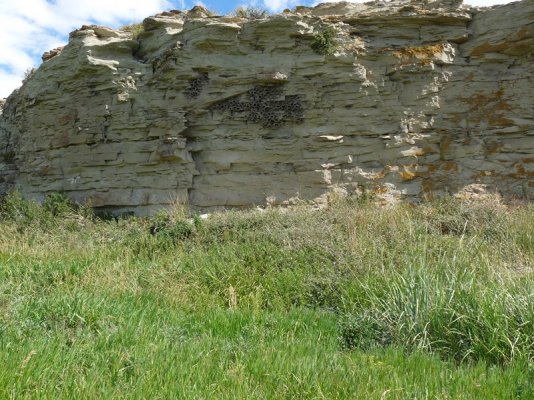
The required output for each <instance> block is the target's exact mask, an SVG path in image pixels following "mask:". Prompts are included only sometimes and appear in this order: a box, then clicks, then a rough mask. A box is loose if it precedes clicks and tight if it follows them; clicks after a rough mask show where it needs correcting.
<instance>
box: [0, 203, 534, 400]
mask: <svg viewBox="0 0 534 400" xmlns="http://www.w3.org/2000/svg"><path fill="white" fill-rule="evenodd" d="M533 227H534V207H533V206H532V205H530V206H517V207H510V206H508V207H505V206H502V205H500V204H498V203H497V202H482V203H477V204H472V203H466V202H460V201H457V200H453V199H445V200H442V201H436V202H433V203H429V204H425V205H422V206H418V207H414V206H409V205H399V206H393V207H380V206H376V205H373V204H371V203H367V202H354V201H350V200H340V201H336V202H334V203H333V204H331V205H330V206H329V207H328V208H327V209H324V210H314V209H312V208H310V207H307V206H304V205H303V206H297V207H294V208H292V209H290V210H284V209H269V210H265V211H242V212H227V213H219V214H214V215H212V216H211V217H210V218H208V219H207V220H202V219H201V218H199V217H198V216H194V215H193V216H190V215H189V213H188V212H187V211H186V210H184V209H181V208H179V207H176V208H175V209H173V210H171V211H170V212H169V213H162V214H160V215H157V216H155V217H154V218H151V219H138V218H130V219H118V220H108V221H103V220H99V219H97V218H95V217H93V216H92V215H91V213H90V211H89V210H86V209H78V210H72V209H71V208H70V207H69V205H68V203H66V202H65V200H64V198H62V197H61V196H58V195H55V196H50V197H49V198H47V199H46V201H45V203H44V205H43V206H38V205H36V204H34V203H31V202H26V201H24V200H22V199H21V198H20V196H18V195H17V194H12V195H10V196H8V197H7V198H6V199H4V201H3V203H2V205H1V206H0V232H1V234H0V365H2V368H0V398H17V399H19V398H50V399H58V398H59V399H60V398H65V399H70V398H95V399H96V398H99V399H100V398H124V399H132V398H134V399H135V398H161V399H164V398H187V399H212V398H217V399H219V398H221V399H226V398H227V399H236V398H269V399H279V398H302V399H336V398H339V399H345V398H346V399H354V398H365V399H414V398H417V399H530V398H532V397H533V396H534V364H533V361H534V339H533V338H534V322H533V321H534V283H533V282H534V281H533V279H532V278H533V275H534V274H533V272H534V229H533Z"/></svg>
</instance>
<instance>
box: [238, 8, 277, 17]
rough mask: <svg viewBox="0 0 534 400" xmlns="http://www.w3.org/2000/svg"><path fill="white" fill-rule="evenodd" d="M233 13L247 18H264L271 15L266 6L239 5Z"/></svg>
mask: <svg viewBox="0 0 534 400" xmlns="http://www.w3.org/2000/svg"><path fill="white" fill-rule="evenodd" d="M232 15H234V16H236V17H239V18H246V19H264V18H267V17H268V16H269V12H268V11H267V10H266V9H264V8H257V7H239V8H237V9H236V10H235V11H234V12H233V13H232Z"/></svg>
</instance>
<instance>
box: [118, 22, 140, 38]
mask: <svg viewBox="0 0 534 400" xmlns="http://www.w3.org/2000/svg"><path fill="white" fill-rule="evenodd" d="M119 30H120V31H125V32H131V33H132V38H133V39H134V40H137V39H139V36H140V35H141V34H142V33H143V32H144V31H145V27H144V26H143V23H142V22H138V23H133V24H129V25H124V26H121V27H120V28H119Z"/></svg>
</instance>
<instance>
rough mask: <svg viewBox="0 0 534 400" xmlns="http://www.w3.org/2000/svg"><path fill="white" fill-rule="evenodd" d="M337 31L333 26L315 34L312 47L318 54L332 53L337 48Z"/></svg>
mask: <svg viewBox="0 0 534 400" xmlns="http://www.w3.org/2000/svg"><path fill="white" fill-rule="evenodd" d="M337 47H338V43H337V41H336V31H335V30H334V28H332V27H328V28H325V29H323V30H322V31H321V32H319V33H317V34H315V35H314V36H313V42H312V44H311V48H312V49H313V51H315V52H316V53H317V54H322V55H330V54H334V53H335V52H336V50H337Z"/></svg>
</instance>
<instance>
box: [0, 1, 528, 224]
mask: <svg viewBox="0 0 534 400" xmlns="http://www.w3.org/2000/svg"><path fill="white" fill-rule="evenodd" d="M143 25H144V32H143V33H142V34H141V35H140V36H139V37H138V38H135V39H134V38H133V37H132V34H131V33H128V32H121V31H116V30H112V29H109V28H105V27H98V26H84V27H83V28H82V29H80V30H78V31H75V32H72V33H71V36H70V41H69V43H68V45H67V46H65V48H63V49H58V51H55V50H54V51H53V52H51V53H48V54H47V55H46V57H45V59H46V60H47V61H46V62H44V63H43V64H42V65H41V67H40V68H39V69H38V70H37V71H36V72H35V73H34V74H33V76H32V77H31V78H30V79H28V80H27V81H26V82H25V84H24V85H23V86H22V88H21V89H20V90H18V91H16V92H14V93H13V94H12V95H11V96H10V97H9V98H8V99H7V101H6V103H5V105H3V111H1V112H2V114H1V115H0V192H2V191H6V190H8V189H9V188H10V187H16V188H18V189H19V190H20V191H21V192H22V193H23V194H24V195H26V196H29V197H35V198H38V199H39V198H42V197H43V196H44V195H45V194H46V193H48V192H56V191H60V192H65V193H67V194H68V195H69V196H71V197H72V198H73V199H75V200H77V201H80V202H83V201H86V200H88V199H91V200H90V201H91V202H92V204H93V206H95V207H102V208H109V209H115V210H117V211H119V210H121V211H122V210H136V211H137V212H138V213H141V214H142V213H149V212H152V211H154V210H155V209H158V208H159V207H162V206H164V205H166V204H169V203H171V202H173V201H175V200H176V199H177V198H178V199H180V200H182V201H184V200H187V201H188V202H189V203H190V204H191V205H192V206H193V207H197V208H213V207H243V206H251V205H259V204H265V203H273V204H279V203H284V202H291V201H293V199H296V198H300V199H313V200H315V201H322V200H324V198H325V196H326V194H327V193H328V192H329V191H332V190H337V191H343V192H347V193H361V192H372V193H374V194H376V195H378V196H385V197H393V198H413V199H420V198H424V197H427V196H433V195H436V194H440V193H459V192H462V191H466V192H469V193H473V192H477V191H496V192H499V193H501V194H503V195H505V196H513V197H520V198H525V199H532V198H534V118H533V105H534V93H533V90H532V88H533V87H534V85H533V83H534V82H533V81H534V62H533V61H534V56H533V54H534V0H526V1H522V2H518V3H512V4H509V5H505V6H499V7H496V8H492V9H473V8H468V7H463V6H461V5H460V4H459V3H458V2H456V1H425V2H422V1H412V2H409V1H402V2H399V1H394V2H388V3H385V2H373V3H366V4H351V3H338V4H324V5H319V6H317V7H315V8H306V7H298V8H297V9H296V10H295V11H294V12H286V13H284V14H282V15H276V16H272V17H270V18H268V19H263V20H246V19H240V18H232V17H210V16H208V14H207V13H206V12H204V10H203V9H202V8H199V7H196V8H195V9H193V10H192V11H190V12H189V13H182V12H179V11H173V12H166V13H163V14H160V15H158V16H154V17H150V18H147V19H145V21H144V22H143ZM328 27H331V28H333V29H334V31H335V35H336V41H337V49H336V51H335V52H334V53H333V54H327V55H324V54H318V53H317V52H316V51H314V49H313V47H315V46H312V44H313V43H314V41H316V40H317V34H318V33H321V32H324V31H325V29H327V28H328ZM0 109H1V106H0Z"/></svg>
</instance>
